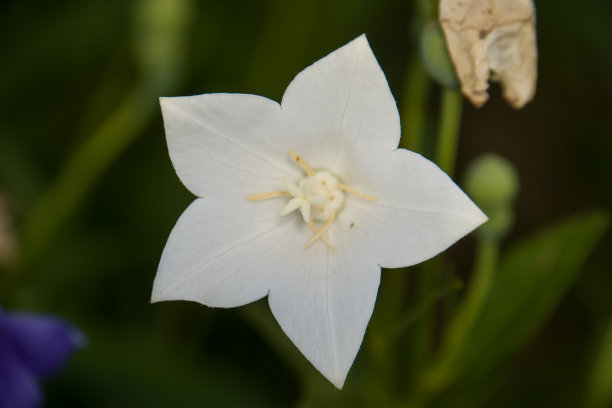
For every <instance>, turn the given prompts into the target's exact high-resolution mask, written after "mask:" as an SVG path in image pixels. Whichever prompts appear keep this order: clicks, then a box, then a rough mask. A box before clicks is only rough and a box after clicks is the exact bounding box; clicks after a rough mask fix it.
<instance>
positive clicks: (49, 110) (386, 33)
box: [0, 0, 612, 407]
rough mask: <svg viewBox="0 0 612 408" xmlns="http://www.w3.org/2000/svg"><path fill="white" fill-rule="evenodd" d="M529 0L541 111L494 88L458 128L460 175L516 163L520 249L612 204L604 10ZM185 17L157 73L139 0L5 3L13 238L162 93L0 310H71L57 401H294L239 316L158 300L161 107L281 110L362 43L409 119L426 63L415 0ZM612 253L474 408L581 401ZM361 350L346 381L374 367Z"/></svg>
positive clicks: (196, 7)
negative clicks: (418, 62)
mask: <svg viewBox="0 0 612 408" xmlns="http://www.w3.org/2000/svg"><path fill="white" fill-rule="evenodd" d="M536 6H537V8H538V46H539V56H540V59H539V79H538V88H537V93H536V97H535V99H534V101H533V102H532V103H530V104H528V105H527V106H526V107H525V108H524V109H523V110H521V111H515V110H513V109H511V108H510V107H508V106H507V105H506V104H505V103H504V101H503V100H502V99H501V96H500V92H499V90H498V89H497V87H495V86H494V87H493V89H492V92H491V99H490V101H489V102H488V103H487V104H486V105H485V106H484V107H483V108H481V109H476V108H473V107H471V106H469V105H467V104H466V108H465V110H464V116H463V123H462V128H461V139H460V148H459V158H458V175H459V179H460V177H461V175H462V170H463V169H464V168H465V166H466V164H467V163H468V162H469V161H470V160H471V159H472V158H475V157H476V156H478V155H479V154H480V153H483V152H488V151H493V152H497V153H499V154H500V155H502V156H505V157H507V158H508V159H510V160H511V161H512V162H513V163H514V164H515V165H516V167H517V170H518V172H519V175H520V181H521V192H520V195H519V198H518V200H517V204H516V209H517V223H516V228H515V230H514V232H513V233H512V235H511V236H510V237H509V239H508V242H510V243H511V242H513V241H517V240H519V239H520V238H522V237H524V236H526V235H528V234H530V233H532V232H534V231H536V230H537V229H539V228H540V227H544V226H545V225H548V224H549V223H551V222H554V221H556V220H559V219H561V218H564V217H565V216H568V215H570V214H573V213H576V212H578V211H582V210H586V209H591V208H594V207H604V208H610V207H612V188H611V187H612V183H611V181H612V180H611V176H612V160H610V157H611V156H612V102H611V101H612V80H611V75H612V24H610V21H612V20H611V19H612V3H611V2H609V1H607V0H592V1H584V2H576V1H569V0H560V1H543V0H542V1H536ZM191 7H192V10H191V11H190V12H189V19H187V20H188V21H186V23H185V26H184V27H183V28H184V30H185V32H184V34H182V37H180V38H181V41H180V44H181V47H180V49H174V50H173V53H169V54H168V55H170V57H169V58H168V59H170V60H171V61H169V60H168V59H166V60H165V64H167V67H166V66H165V65H164V67H162V68H160V69H159V71H161V73H159V72H157V67H152V68H151V67H148V68H143V66H142V63H140V62H139V59H138V58H139V57H138V52H139V51H138V47H139V44H140V43H139V42H138V41H137V40H136V39H137V38H138V35H139V34H138V33H139V31H138V30H139V28H138V26H137V25H136V24H135V21H138V17H137V14H136V13H137V12H136V11H135V10H137V8H136V2H130V1H123V0H88V1H55V2H50V1H27V0H24V1H6V0H3V1H0V56H1V62H0V192H2V193H3V194H5V195H7V196H8V198H9V200H10V204H11V208H12V211H13V214H14V216H15V224H16V226H17V227H18V228H20V227H21V226H23V225H24V224H25V223H26V222H27V219H28V216H29V214H30V212H31V211H32V208H34V206H35V205H36V203H37V200H38V199H39V198H40V197H41V195H42V194H43V193H44V192H45V191H47V189H48V188H49V186H50V185H51V183H52V182H53V180H54V179H55V178H56V177H57V175H58V174H59V173H60V172H61V169H62V168H63V166H64V165H65V163H66V162H67V160H68V159H69V158H70V157H71V156H72V155H73V153H74V152H75V151H77V150H78V149H79V146H81V145H82V144H83V143H84V142H85V141H86V140H87V139H88V138H89V137H90V136H91V134H92V133H94V132H95V131H96V129H98V128H99V127H100V126H101V124H103V123H104V122H105V120H106V119H107V118H108V116H109V115H111V114H112V113H113V112H114V111H115V110H116V109H117V108H118V106H119V105H120V104H121V103H122V101H123V100H124V98H125V96H126V95H127V94H128V93H129V92H130V91H131V90H133V89H134V88H135V87H138V86H139V84H141V83H143V82H146V81H149V82H146V83H152V85H151V89H152V90H151V93H152V94H155V95H151V96H150V98H149V99H150V102H149V103H150V106H151V107H152V108H150V109H149V110H146V109H145V112H144V113H136V114H134V115H135V118H134V121H138V120H139V119H138V118H137V117H136V116H137V115H142V118H144V119H142V125H141V126H137V129H136V131H135V132H136V137H135V138H134V141H133V142H130V144H129V146H128V147H127V149H125V151H123V152H122V153H121V154H119V155H118V156H117V157H116V158H114V159H113V160H112V161H111V162H110V165H109V167H108V169H107V170H106V171H104V172H103V173H102V174H101V176H100V177H99V178H98V179H97V180H95V183H93V184H92V185H91V187H90V189H89V190H88V191H87V192H86V193H85V194H84V199H83V200H82V201H79V202H78V205H77V206H76V207H75V209H74V211H71V212H70V213H69V214H68V215H67V217H66V222H62V223H61V225H60V226H59V229H58V230H57V231H55V233H54V234H53V235H52V236H51V237H50V239H49V240H48V241H47V242H45V244H44V245H43V246H42V247H41V250H40V251H38V252H37V253H36V256H35V257H34V256H33V257H32V259H33V260H32V261H31V262H30V263H28V266H27V267H26V268H24V269H23V270H21V271H20V273H23V274H24V276H25V277H24V279H23V280H18V282H19V283H18V284H16V286H15V289H14V290H13V289H12V288H10V289H11V290H10V291H9V292H11V293H10V294H9V295H7V297H6V299H1V298H0V304H4V306H5V307H17V308H25V309H31V310H40V311H46V312H52V313H57V314H61V315H63V316H65V317H66V318H68V319H70V320H71V321H72V322H74V324H75V325H77V326H78V327H80V328H81V329H82V330H83V331H84V332H85V333H86V335H87V337H88V339H89V342H88V346H87V348H85V349H84V350H82V351H81V352H79V353H78V354H76V355H75V357H74V358H73V359H72V360H71V362H70V363H69V365H68V366H67V369H66V370H65V371H64V372H63V373H62V375H61V376H59V377H58V378H56V379H53V380H51V381H50V382H47V383H46V386H45V387H46V393H47V399H48V405H49V406H52V407H56V406H57V407H68V406H75V407H81V406H87V407H107V406H113V407H135V406H143V407H169V406H172V407H191V406H215V407H216V406H219V407H233V406H262V407H273V406H291V405H294V404H296V403H297V402H298V401H299V399H300V395H301V390H300V387H299V384H298V382H297V378H296V376H295V374H294V373H293V371H291V370H290V369H289V368H288V367H287V366H286V364H285V363H284V362H283V360H281V358H280V357H279V356H278V354H277V353H276V352H275V349H274V347H271V346H269V343H267V342H266V341H265V340H264V339H263V338H262V337H261V336H260V335H259V330H257V328H256V327H253V325H252V324H250V323H248V322H247V319H244V315H243V314H242V312H240V311H239V310H221V309H215V310H213V309H209V308H206V307H203V306H201V305H198V304H195V303H186V302H185V303H181V302H174V303H163V304H155V305H150V304H149V296H150V290H151V284H152V281H153V278H154V276H155V271H156V267H157V262H158V261H159V257H160V255H161V251H162V249H163V247H164V244H165V241H166V239H167V236H168V234H169V232H170V230H171V228H172V226H173V225H174V222H175V221H176V219H177V218H178V216H179V215H180V214H181V212H182V211H183V209H184V208H185V207H186V206H187V205H188V204H189V202H190V201H191V200H192V199H193V197H192V196H191V195H190V194H189V193H188V192H187V191H186V189H185V188H184V187H183V186H182V185H181V184H180V182H179V180H178V178H177V177H176V175H175V174H174V171H173V169H172V166H171V163H170V160H169V158H168V154H167V150H166V145H165V140H164V134H163V123H162V119H161V114H160V111H159V109H158V107H157V106H156V104H157V102H156V100H155V96H158V95H159V96H162V95H163V96H175V95H189V94H198V93H210V92H241V93H254V94H259V95H264V96H267V97H270V98H272V99H275V100H280V98H281V96H282V93H283V91H284V88H285V87H286V86H287V84H288V83H289V82H290V81H291V79H292V78H293V77H294V76H295V74H297V72H299V71H300V70H302V69H303V68H305V67H306V66H308V65H309V64H311V63H312V62H314V61H316V60H317V59H319V58H321V57H323V56H324V55H326V54H327V53H329V52H331V51H333V50H334V49H336V48H338V47H339V46H341V45H343V44H345V43H347V42H348V41H350V40H352V39H353V38H355V37H356V36H358V35H360V34H361V33H364V32H365V33H366V34H367V36H368V40H369V41H370V44H371V46H372V48H373V50H374V53H375V55H376V57H377V58H378V61H379V63H380V65H381V67H382V68H383V70H384V71H385V74H386V75H387V79H388V81H389V85H390V87H391V90H392V92H393V93H394V95H395V97H396V99H397V100H398V105H399V108H400V111H401V110H402V102H401V101H402V96H403V94H402V91H403V89H404V82H405V75H406V70H407V66H408V64H409V62H410V61H411V59H412V58H417V57H418V52H417V50H416V45H415V44H416V43H417V41H416V39H415V30H416V28H415V24H414V17H413V16H414V14H415V13H414V10H413V4H412V3H411V2H410V1H399V0H382V1H377V2H374V1H365V0H338V1H323V0H311V1H303V2H295V1H287V0H269V1H251V0H248V1H247V0H237V1H227V2H222V1H193V2H191ZM161 37H164V36H163V35H162V36H161ZM162 65H163V64H162ZM147 69H149V71H151V72H152V73H151V72H149V71H147ZM149 75H151V76H152V77H153V78H154V79H150V78H149ZM168 76H169V78H168ZM156 90H158V91H157V92H156ZM436 91H437V90H436V89H435V88H434V89H432V94H431V98H430V101H429V103H430V105H431V108H432V109H431V110H432V112H435V109H436V106H437V92H436ZM143 99H146V98H143ZM139 117H140V116H139ZM433 119H435V117H433V116H432V118H431V120H433ZM128 121H129V119H128ZM128 126H129V125H128ZM425 153H426V154H427V152H425ZM54 216H55V215H54V213H53V212H50V213H49V217H54ZM611 241H612V240H611V237H610V234H608V235H606V236H605V237H604V240H603V242H602V243H601V244H600V245H599V247H598V250H597V251H596V252H595V254H594V256H592V257H591V258H590V261H589V262H588V263H587V264H586V267H584V268H583V269H582V272H581V273H580V275H579V277H578V279H577V280H576V282H575V284H574V285H573V286H572V288H571V289H570V290H569V291H568V292H567V293H566V295H565V296H564V297H563V299H562V301H561V302H560V304H559V306H558V308H557V309H556V311H555V313H554V314H553V315H552V318H551V319H550V320H548V322H547V323H546V324H545V325H544V326H543V327H542V328H541V329H540V330H538V331H537V335H536V336H535V337H534V338H533V339H531V341H530V342H529V343H528V344H527V345H526V346H524V347H523V348H522V349H521V350H520V351H518V352H517V353H515V354H514V355H513V356H512V357H511V358H509V359H506V360H504V361H503V363H500V364H499V366H498V367H497V373H498V374H497V377H495V380H491V382H490V383H489V382H484V383H483V384H482V388H483V390H486V392H483V395H485V396H484V397H482V398H480V400H479V402H478V404H480V405H472V406H482V407H490V406H504V407H506V406H507V407H517V406H521V407H542V406H551V407H553V406H554V407H563V406H567V407H575V406H579V404H580V402H581V401H582V396H583V395H584V394H585V387H586V385H585V381H584V379H585V378H586V377H588V374H589V372H590V369H591V365H592V363H593V361H592V360H593V358H594V353H595V351H596V350H597V347H598V345H599V343H600V341H601V336H602V333H603V330H604V328H605V327H606V325H607V324H608V321H609V319H610V317H612V313H611V312H612V308H611V306H612V297H610V293H611V288H612V273H610V272H611V270H612V268H611V267H612V262H611V260H610V256H609V254H608V253H606V249H609V248H610V245H611V244H612V242H611ZM24 245H27V242H26V243H25V244H24ZM469 252H470V242H469V241H468V242H467V243H462V244H461V245H459V246H457V247H456V248H454V249H453V250H452V251H451V256H452V257H453V259H455V261H456V263H457V265H458V268H459V271H458V272H459V274H460V275H466V274H467V271H468V270H469V263H470V257H469ZM382 279H383V284H384V280H385V274H384V273H383V278H382ZM374 316H376V310H375V311H374ZM278 330H280V329H278ZM366 338H367V334H366ZM294 352H295V353H296V354H297V353H298V351H297V350H294ZM483 352H484V353H486V352H487V351H486V350H484V351H483ZM363 354H364V350H363V349H362V351H361V353H360V355H359V356H358V358H357V362H356V367H355V369H354V371H355V372H356V373H354V372H351V373H350V374H349V377H348V381H347V386H349V385H350V383H351V381H352V380H353V378H354V377H357V376H359V375H364V374H359V366H360V360H361V359H362V358H363V357H362V356H363ZM300 358H301V357H300ZM313 370H314V369H313ZM329 387H330V389H331V388H332V386H331V385H329ZM336 392H338V391H336ZM466 392H467V391H466ZM470 392H471V391H470ZM477 400H478V399H477ZM474 404H476V403H474ZM445 406H447V405H445ZM451 406H452V405H451Z"/></svg>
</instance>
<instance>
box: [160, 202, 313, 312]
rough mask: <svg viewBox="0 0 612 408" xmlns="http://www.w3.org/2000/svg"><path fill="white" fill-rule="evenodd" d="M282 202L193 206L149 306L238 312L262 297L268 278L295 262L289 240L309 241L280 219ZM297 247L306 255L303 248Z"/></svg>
mask: <svg viewBox="0 0 612 408" xmlns="http://www.w3.org/2000/svg"><path fill="white" fill-rule="evenodd" d="M281 202H282V201H281ZM281 202H279V201H278V200H274V199H271V200H265V201H258V202H252V201H247V200H246V199H243V200H240V201H235V202H231V201H229V202H228V201H225V200H218V199H209V198H204V199H197V200H195V201H194V202H193V203H192V204H191V205H190V206H189V207H188V208H187V210H185V212H184V213H183V215H181V217H180V218H179V220H178V222H177V223H176V226H175V227H174V229H173V230H172V233H171V234H170V238H169V239H168V242H167V244H166V247H165V248H164V252H163V254H162V258H161V261H160V264H159V269H158V271H157V276H156V277H155V282H154V284H153V294H152V296H151V300H152V301H153V302H159V301H164V300H191V301H195V302H199V303H202V304H205V305H207V306H214V307H235V306H240V305H243V304H247V303H250V302H252V301H255V300H257V299H259V298H262V297H264V296H265V295H266V294H267V293H268V289H269V281H270V275H275V274H279V273H286V270H287V268H289V267H290V265H291V264H292V262H293V259H292V257H293V255H292V252H291V250H290V248H289V249H288V248H287V244H286V242H288V240H287V236H299V237H300V238H301V239H302V240H304V239H308V238H307V237H308V236H309V234H302V235H300V233H299V230H300V227H301V226H302V224H303V222H302V221H301V220H299V219H297V220H296V218H297V217H289V218H287V217H280V216H279V215H278V212H279V205H282V204H281ZM298 221H299V222H298ZM294 247H296V248H298V247H299V249H300V250H301V251H303V243H302V244H301V246H296V245H294ZM296 250H297V249H293V251H294V252H295V251H296ZM279 271H280V272H279Z"/></svg>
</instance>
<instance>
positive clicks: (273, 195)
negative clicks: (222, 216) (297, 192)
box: [246, 191, 291, 201]
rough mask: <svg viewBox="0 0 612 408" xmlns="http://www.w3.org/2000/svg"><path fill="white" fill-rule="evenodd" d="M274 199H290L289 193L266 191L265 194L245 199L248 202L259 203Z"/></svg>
mask: <svg viewBox="0 0 612 408" xmlns="http://www.w3.org/2000/svg"><path fill="white" fill-rule="evenodd" d="M276 197H291V193H290V192H288V191H268V192H267V193H259V194H252V195H249V196H247V198H246V199H247V200H249V201H259V200H266V199H268V198H276Z"/></svg>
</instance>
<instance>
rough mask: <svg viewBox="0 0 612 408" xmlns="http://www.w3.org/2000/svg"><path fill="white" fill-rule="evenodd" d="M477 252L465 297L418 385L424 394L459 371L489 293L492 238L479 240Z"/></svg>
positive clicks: (495, 251) (494, 257)
mask: <svg viewBox="0 0 612 408" xmlns="http://www.w3.org/2000/svg"><path fill="white" fill-rule="evenodd" d="M477 251H478V253H477V257H476V264H475V266H474V271H473V273H472V278H471V283H470V286H469V289H468V293H467V295H466V297H465V300H464V301H463V303H462V304H461V306H460V308H459V310H458V311H457V314H456V315H455V316H454V318H453V321H452V322H451V324H450V327H449V329H448V332H447V335H446V337H445V339H444V343H443V344H442V347H441V349H440V353H439V355H438V358H437V360H436V362H435V364H434V365H433V367H432V368H431V369H430V370H428V371H427V372H426V373H425V375H424V376H423V383H422V384H421V386H422V388H423V390H422V391H425V393H426V394H434V393H437V392H438V391H440V390H442V389H444V388H445V387H447V386H448V385H449V384H450V383H451V382H452V381H454V379H455V378H456V376H457V375H458V374H459V372H458V369H457V367H458V359H459V358H460V354H461V352H462V351H463V348H464V346H465V343H466V341H467V340H468V338H469V335H470V332H471V330H472V328H473V327H474V324H475V322H476V320H477V318H478V316H479V315H480V312H481V310H482V306H483V305H484V304H485V301H486V299H487V296H488V294H489V290H490V287H491V283H492V281H493V276H494V274H495V270H496V269H497V263H498V258H499V245H498V243H497V242H496V241H493V240H481V241H480V242H479V243H478V250H477Z"/></svg>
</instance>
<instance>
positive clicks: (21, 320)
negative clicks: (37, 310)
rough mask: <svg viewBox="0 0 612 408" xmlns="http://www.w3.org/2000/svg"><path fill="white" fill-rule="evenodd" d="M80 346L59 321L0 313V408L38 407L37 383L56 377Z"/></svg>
mask: <svg viewBox="0 0 612 408" xmlns="http://www.w3.org/2000/svg"><path fill="white" fill-rule="evenodd" d="M83 343H84V337H83V335H82V334H81V332H79V331H78V330H76V329H75V328H74V327H72V326H70V325H69V324H68V323H67V322H65V321H64V320H62V319H60V318H57V317H54V316H45V315H38V314H29V313H16V312H13V313H7V312H5V311H3V310H2V309H0V408H31V407H38V406H40V405H41V403H42V392H41V389H40V387H39V385H38V382H39V380H41V379H45V378H48V377H50V376H53V375H54V374H56V373H57V372H58V371H59V370H60V369H61V368H62V366H63V364H64V362H65V361H66V359H67V358H68V357H69V356H70V355H71V354H72V352H73V351H74V350H75V349H77V348H79V347H81V346H83Z"/></svg>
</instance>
